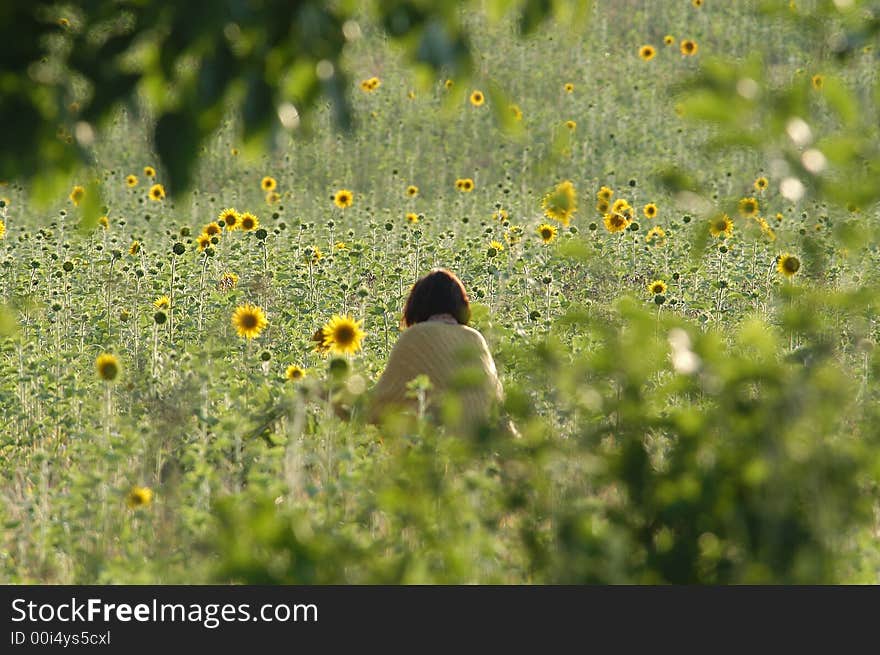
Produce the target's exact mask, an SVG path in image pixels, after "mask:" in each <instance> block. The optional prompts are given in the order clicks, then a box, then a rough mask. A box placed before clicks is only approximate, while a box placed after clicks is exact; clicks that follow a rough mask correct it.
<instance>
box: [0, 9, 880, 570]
mask: <svg viewBox="0 0 880 655" xmlns="http://www.w3.org/2000/svg"><path fill="white" fill-rule="evenodd" d="M487 4H491V3H487ZM487 11H488V10H487ZM819 12H824V13H819ZM872 12H873V13H872ZM818 16H821V17H822V19H821V20H819V19H818V18H817V17H818ZM466 20H467V21H468V22H469V24H470V25H471V27H472V33H473V34H474V35H475V39H476V42H475V44H474V45H475V47H476V70H475V72H474V75H473V76H472V77H471V78H469V79H453V78H451V77H450V78H446V77H441V78H438V79H431V80H427V81H426V80H424V79H421V78H417V76H415V75H413V73H412V71H411V70H410V69H409V68H407V67H406V66H404V65H403V64H402V63H401V61H400V57H399V53H398V52H397V51H396V50H395V49H394V48H393V47H391V46H390V45H389V44H388V43H387V42H386V40H385V39H384V36H383V34H382V31H381V29H380V28H379V27H378V26H376V25H374V24H371V23H370V21H369V20H368V19H367V18H365V19H364V20H363V21H362V22H361V24H360V26H359V27H358V34H357V38H356V39H355V38H352V39H351V40H352V43H351V44H350V45H349V47H348V50H347V54H346V60H347V66H348V69H349V70H350V71H352V74H353V75H354V76H355V77H354V80H353V83H352V85H351V88H350V89H349V90H348V94H349V96H350V100H351V103H352V106H353V109H354V115H355V119H356V126H355V128H354V130H353V131H352V132H344V131H340V130H339V129H337V128H336V127H335V126H334V124H333V121H332V110H331V108H330V107H322V108H321V109H320V110H319V111H318V112H317V116H316V117H315V122H314V124H313V125H311V126H310V128H309V129H308V130H303V132H302V133H298V132H296V131H294V132H293V133H292V134H286V133H284V134H282V135H280V136H279V138H278V142H277V144H276V148H275V149H274V151H273V152H271V153H270V154H269V155H256V156H255V155H253V154H252V153H249V152H248V151H247V149H246V148H245V147H244V146H243V145H242V143H241V142H240V130H241V117H240V116H237V115H236V114H235V113H234V112H230V114H229V115H228V116H227V117H226V119H225V120H224V122H223V125H222V128H221V129H220V131H219V133H217V134H216V136H215V137H214V138H213V139H212V141H211V142H210V143H209V144H208V145H207V146H206V147H205V148H204V149H203V151H202V152H200V154H199V159H198V166H197V171H196V174H195V181H194V185H193V187H194V190H193V191H192V192H191V193H188V194H172V192H171V191H172V189H173V188H174V180H173V179H170V177H169V175H168V173H167V171H165V170H163V168H162V166H161V165H160V163H159V162H158V161H157V158H156V156H155V153H154V151H153V149H152V146H151V144H150V142H149V140H148V138H147V136H146V134H147V131H146V125H147V124H148V123H149V121H150V120H151V119H150V116H149V115H148V114H147V113H141V114H140V115H135V114H133V113H132V112H128V111H120V112H118V114H117V115H116V116H115V117H114V119H113V121H112V124H109V125H107V126H105V127H104V128H103V129H102V130H101V131H100V132H99V133H98V135H97V138H96V139H95V140H94V143H93V144H92V146H91V150H92V154H93V156H94V161H95V165H94V166H93V167H91V168H84V169H82V170H81V171H79V173H78V176H77V177H75V178H74V179H72V180H71V183H70V187H69V190H68V192H67V193H66V194H64V195H62V196H59V197H57V198H56V199H55V200H54V204H53V205H52V206H51V207H50V208H49V209H43V208H38V207H37V206H36V205H35V204H33V203H32V202H31V199H30V189H29V188H27V186H26V185H22V184H19V183H17V182H15V181H8V182H4V183H3V185H2V186H0V306H2V308H3V309H2V311H0V524H2V526H3V529H2V532H0V581H2V582H5V583H53V584H54V583H68V584H89V583H99V584H103V583H134V584H142V583H168V584H178V583H188V584H201V583H230V582H232V583H238V582H241V583H261V584H266V583H268V584H277V583H284V584H311V583H314V584H325V583H343V584H348V583H387V584H409V583H501V584H507V583H715V584H729V583H827V582H857V583H873V584H876V583H878V582H880V541H878V540H880V484H878V483H880V431H878V429H877V426H878V425H880V403H878V400H880V381H878V380H880V377H878V376H880V350H878V349H877V347H876V344H877V339H878V336H880V325H878V317H880V314H878V309H880V293H878V289H880V275H878V272H880V249H878V236H880V233H878V224H880V205H878V200H880V155H878V146H877V144H878V143H880V138H878V124H880V123H878V120H877V118H878V116H880V76H878V70H880V66H878V54H880V49H878V46H880V44H878V33H880V28H878V27H877V26H878V24H880V13H878V7H877V6H876V4H874V6H873V9H871V7H870V3H867V2H855V1H854V0H853V1H848V2H843V1H842V0H841V1H838V0H835V1H834V2H830V1H829V2H826V1H824V0H811V1H806V0H796V1H792V2H790V3H789V2H788V1H787V0H786V1H785V2H782V1H780V2H768V3H761V2H742V3H740V2H735V3H733V2H721V1H716V0H706V1H705V2H701V1H698V0H693V1H691V0H676V1H672V0H670V1H668V2H667V1H663V2H623V3H615V2H610V1H608V2H596V3H594V6H593V8H592V9H591V11H590V16H589V21H588V24H587V28H586V29H584V30H582V31H578V32H573V31H572V30H569V29H567V28H566V26H565V25H564V24H562V23H561V22H559V21H550V22H549V23H547V24H546V25H543V26H542V27H541V28H540V29H539V30H537V31H536V32H534V33H533V34H531V35H529V36H528V37H524V38H520V37H517V36H516V35H515V34H514V32H515V25H513V24H511V23H510V22H507V21H504V20H500V21H492V20H490V19H489V17H488V16H487V15H484V14H483V13H480V12H476V13H474V14H473V15H469V16H467V17H466ZM841 43H843V44H844V45H843V46H842V45H841ZM844 46H845V47H844ZM842 52H843V54H841V53H842ZM295 118H296V117H295V116H286V117H285V116H282V117H281V120H282V122H284V121H285V120H287V121H288V122H290V121H292V120H293V119H295ZM98 188H99V189H100V191H101V196H100V198H101V199H100V201H99V202H100V207H99V208H98V213H99V214H100V216H101V217H100V220H99V221H98V224H97V225H96V226H95V227H94V228H93V229H92V228H89V229H86V230H84V229H82V225H81V220H82V217H83V215H84V213H85V212H86V209H87V208H88V206H89V203H94V202H98V201H96V200H95V199H94V198H93V197H90V196H94V190H95V189H98ZM434 267H445V268H448V269H450V270H452V271H454V272H456V273H457V274H458V275H459V276H460V277H461V279H462V280H463V282H464V284H465V286H466V287H467V289H468V292H469V293H470V297H471V302H472V312H473V319H472V324H473V325H474V327H476V328H477V329H479V330H480V331H481V332H482V333H483V335H484V336H485V337H486V340H487V342H488V344H489V346H490V349H491V351H492V353H493V356H494V357H495V360H496V363H497V365H498V370H499V375H500V378H501V380H502V383H503V385H504V389H505V397H506V400H505V410H506V412H507V413H508V414H509V415H510V416H511V418H512V420H513V421H514V423H515V424H516V426H517V429H518V431H519V433H520V436H519V438H516V439H513V438H511V437H510V435H509V434H506V433H504V434H502V433H497V434H496V433H494V432H492V431H491V430H489V431H486V430H484V431H481V432H479V433H476V434H460V433H457V432H455V431H454V430H450V429H448V428H446V427H444V426H443V425H442V424H437V423H435V422H432V421H430V420H428V419H426V418H425V417H424V416H420V415H416V414H414V415H408V414H407V415H401V416H399V417H396V420H393V421H390V422H388V423H386V424H385V425H382V426H381V427H377V426H372V425H366V424H365V423H364V421H363V420H362V417H361V415H360V414H359V411H358V408H359V407H360V403H361V402H362V399H363V397H364V395H365V394H368V393H369V390H370V388H371V386H372V385H373V383H374V382H375V380H376V378H377V377H378V375H379V374H380V373H381V371H382V370H383V367H384V365H385V362H386V361H387V358H388V354H389V352H390V350H391V348H392V346H393V345H394V343H395V341H396V339H397V337H398V335H399V333H400V329H401V327H400V319H401V310H402V304H403V301H404V300H405V298H406V295H407V293H408V291H409V289H410V287H411V285H412V283H413V282H414V281H415V280H416V279H417V278H418V277H420V276H421V275H423V274H424V273H426V272H428V271H429V270H430V269H432V268H434ZM425 392H426V384H425V381H424V380H416V381H414V383H413V394H414V397H418V395H419V394H423V393H425ZM340 408H342V411H340ZM343 416H344V418H342V417H343Z"/></svg>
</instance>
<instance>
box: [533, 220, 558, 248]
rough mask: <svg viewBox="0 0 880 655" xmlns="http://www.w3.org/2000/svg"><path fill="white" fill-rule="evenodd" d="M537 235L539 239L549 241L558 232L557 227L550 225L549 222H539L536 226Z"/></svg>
mask: <svg viewBox="0 0 880 655" xmlns="http://www.w3.org/2000/svg"><path fill="white" fill-rule="evenodd" d="M537 231H538V236H539V237H541V241H543V242H544V243H551V242H552V241H553V240H554V239H555V238H556V235H557V234H558V232H559V228H557V227H556V226H555V225H550V224H549V223H541V224H540V225H539V226H538V230H537Z"/></svg>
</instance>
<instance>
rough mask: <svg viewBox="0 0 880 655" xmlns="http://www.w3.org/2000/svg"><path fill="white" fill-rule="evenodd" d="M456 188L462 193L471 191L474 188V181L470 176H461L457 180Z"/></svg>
mask: <svg viewBox="0 0 880 655" xmlns="http://www.w3.org/2000/svg"><path fill="white" fill-rule="evenodd" d="M455 188H456V189H458V190H459V191H461V192H462V193H470V192H471V191H473V190H474V181H473V180H472V179H471V178H469V177H463V178H459V179H457V180H456V181H455Z"/></svg>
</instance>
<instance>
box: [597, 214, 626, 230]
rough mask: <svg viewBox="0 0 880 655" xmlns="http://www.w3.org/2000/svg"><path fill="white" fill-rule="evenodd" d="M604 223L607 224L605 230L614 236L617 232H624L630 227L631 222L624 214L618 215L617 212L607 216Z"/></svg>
mask: <svg viewBox="0 0 880 655" xmlns="http://www.w3.org/2000/svg"><path fill="white" fill-rule="evenodd" d="M602 222H603V223H605V229H606V230H608V231H609V232H611V233H612V234H614V233H615V232H623V231H624V230H625V229H626V228H627V227H629V220H628V219H627V218H626V216H624V215H623V214H618V213H617V212H612V213H610V214H605V217H604V218H603V219H602Z"/></svg>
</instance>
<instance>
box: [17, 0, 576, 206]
mask: <svg viewBox="0 0 880 655" xmlns="http://www.w3.org/2000/svg"><path fill="white" fill-rule="evenodd" d="M565 4H566V3H563V2H553V3H551V2H540V3H534V2H522V1H520V2H510V1H508V2H503V3H494V5H493V13H494V15H496V16H499V17H500V16H502V15H505V14H507V13H508V12H511V11H515V12H522V13H521V15H522V20H523V29H524V30H525V31H531V30H533V29H534V28H535V27H536V26H538V25H540V24H541V23H542V22H543V21H544V20H545V19H546V18H547V17H548V16H549V15H550V14H551V10H553V9H554V8H555V9H556V10H557V12H558V11H560V7H563V8H564V5H565ZM573 4H577V5H580V6H581V7H583V6H584V3H573ZM520 5H522V6H520ZM471 8H472V7H471V5H462V3H459V2H449V1H444V2H427V1H417V0H396V1H394V2H376V3H370V4H369V5H367V6H366V7H365V6H363V4H362V3H356V2H339V3H328V2H321V1H320V0H304V1H302V2H288V1H286V0H270V1H268V2H261V3H258V4H254V3H252V2H245V1H242V0H236V1H233V2H223V3H221V4H217V3H214V2H209V1H206V0H199V1H197V2H188V3H186V4H181V3H179V2H168V1H163V2H150V3H144V2H134V1H129V2H122V3H118V2H108V1H107V0H90V1H88V2H79V3H77V4H76V6H72V5H64V4H58V5H43V4H34V3H32V2H28V1H26V0H13V1H12V2H7V3H4V6H3V9H2V10H0V25H2V26H3V27H2V31H0V36H2V41H3V43H4V44H5V53H6V54H5V56H4V74H3V78H2V82H0V84H2V90H3V93H2V94H0V123H2V124H3V125H4V126H5V127H6V130H7V134H6V137H5V143H4V148H3V154H2V155H0V179H7V180H8V179H18V178H24V179H26V180H28V181H29V182H32V183H33V182H35V180H36V179H37V178H39V179H41V180H42V181H41V182H40V187H35V188H36V189H37V190H38V193H37V194H36V196H35V199H36V200H38V201H40V202H41V203H42V204H43V205H44V206H45V205H47V204H48V203H49V202H50V200H51V198H52V197H53V193H52V192H53V191H57V190H58V188H59V187H60V186H63V185H65V184H66V183H67V179H69V177H70V175H71V174H72V173H73V172H74V170H75V169H76V167H77V166H78V164H79V163H80V162H89V161H90V159H89V152H88V149H89V147H90V146H91V145H92V141H93V138H94V126H96V125H97V126H100V127H104V126H105V125H106V124H107V123H108V122H109V119H110V117H111V115H112V112H113V110H115V109H116V108H117V107H119V106H121V105H122V104H125V105H127V106H129V107H131V108H133V109H136V110H137V111H146V112H147V113H148V114H149V115H151V116H156V122H155V128H154V141H155V148H156V152H157V154H158V156H159V160H160V162H161V163H162V165H163V167H164V168H165V169H167V171H168V173H169V175H170V178H171V184H169V189H168V191H169V192H173V193H178V192H180V191H186V190H189V189H190V186H191V181H192V173H193V169H194V166H195V162H196V158H197V157H198V155H199V153H200V147H201V146H202V145H203V144H204V143H205V142H206V141H207V140H208V138H209V137H210V136H212V135H214V134H215V133H216V131H217V129H218V128H219V126H220V121H221V119H222V117H223V114H224V112H225V111H226V110H227V108H228V106H229V105H233V106H235V107H237V108H239V109H240V112H241V116H242V119H243V137H244V142H245V145H246V151H247V152H249V153H251V154H252V155H253V156H257V155H260V154H263V153H265V151H266V150H267V149H268V148H269V147H270V146H271V145H272V144H273V143H274V142H275V138H274V137H275V134H276V133H277V132H278V131H281V130H283V129H292V128H294V127H295V126H297V125H298V124H299V122H300V120H304V119H306V118H307V117H308V116H309V114H310V113H311V111H312V109H313V108H314V107H315V106H316V105H317V104H318V102H319V98H320V97H322V96H323V97H325V98H326V99H327V100H329V101H330V102H331V103H332V105H333V107H334V114H333V115H334V118H335V122H336V124H337V126H338V127H340V128H342V129H344V130H350V129H351V128H352V122H353V115H352V111H351V103H350V100H349V98H348V96H347V93H346V89H347V86H348V79H349V76H348V74H347V73H346V72H345V70H344V66H343V56H344V53H345V49H346V43H347V42H351V41H354V40H356V39H357V38H359V36H360V34H361V28H360V26H359V24H358V22H357V21H361V22H365V21H366V20H369V19H375V20H376V21H377V22H378V23H379V24H380V25H382V26H383V27H384V28H385V30H386V33H387V35H388V36H389V37H391V38H392V39H393V40H395V41H397V42H399V43H400V44H401V45H402V46H403V47H404V50H405V52H406V53H407V57H408V59H409V61H410V62H412V64H413V66H416V67H418V66H425V67H427V68H428V69H429V70H430V71H431V72H432V73H434V74H436V73H437V72H439V71H446V72H447V74H451V75H454V76H456V77H466V76H468V75H470V73H471V70H472V67H473V63H472V56H471V44H470V43H471V38H470V35H469V34H468V32H467V30H466V29H465V27H464V26H463V24H462V21H461V20H460V16H461V15H462V13H464V12H467V11H468V10H469V9H471ZM579 13H580V14H583V9H581V10H580V12H579ZM285 116H287V117H286V118H285ZM279 118H280V119H281V120H279Z"/></svg>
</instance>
